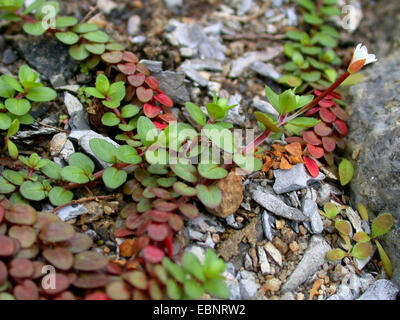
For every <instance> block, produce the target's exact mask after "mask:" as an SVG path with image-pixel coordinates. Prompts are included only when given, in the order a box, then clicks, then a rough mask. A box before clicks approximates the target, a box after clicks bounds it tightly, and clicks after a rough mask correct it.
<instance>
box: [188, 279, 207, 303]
mask: <svg viewBox="0 0 400 320" xmlns="http://www.w3.org/2000/svg"><path fill="white" fill-rule="evenodd" d="M183 291H184V292H185V294H186V295H187V296H188V297H189V298H190V299H199V298H201V297H202V296H203V294H204V289H203V287H202V286H201V285H200V284H199V283H198V282H197V281H196V280H194V279H189V280H185V281H184V283H183Z"/></svg>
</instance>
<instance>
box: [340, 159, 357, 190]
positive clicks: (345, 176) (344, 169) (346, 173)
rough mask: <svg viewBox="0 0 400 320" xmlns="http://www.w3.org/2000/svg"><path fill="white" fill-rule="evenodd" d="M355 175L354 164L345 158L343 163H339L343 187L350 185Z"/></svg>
mask: <svg viewBox="0 0 400 320" xmlns="http://www.w3.org/2000/svg"><path fill="white" fill-rule="evenodd" d="M353 175H354V167H353V164H352V163H351V162H350V161H349V160H347V159H345V158H343V159H342V161H341V162H340V163H339V179H340V184H341V185H342V186H345V185H346V184H348V183H349V182H350V181H351V179H353Z"/></svg>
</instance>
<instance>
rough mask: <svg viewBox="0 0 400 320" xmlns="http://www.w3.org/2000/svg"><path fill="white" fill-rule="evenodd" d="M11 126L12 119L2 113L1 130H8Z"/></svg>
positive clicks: (0, 118) (0, 114) (0, 115)
mask: <svg viewBox="0 0 400 320" xmlns="http://www.w3.org/2000/svg"><path fill="white" fill-rule="evenodd" d="M10 125H11V118H10V117H9V116H8V115H6V114H5V113H0V129H1V130H7V129H8V128H9V127H10Z"/></svg>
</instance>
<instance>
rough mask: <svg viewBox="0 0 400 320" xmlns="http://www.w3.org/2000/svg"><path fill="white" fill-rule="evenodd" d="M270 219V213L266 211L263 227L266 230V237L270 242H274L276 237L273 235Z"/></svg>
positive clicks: (263, 215) (263, 217) (263, 216)
mask: <svg viewBox="0 0 400 320" xmlns="http://www.w3.org/2000/svg"><path fill="white" fill-rule="evenodd" d="M269 219H270V215H269V214H268V211H266V210H264V212H263V214H262V226H263V230H264V235H265V237H266V238H267V239H268V240H269V241H273V240H274V237H273V235H272V228H271V224H270V221H269Z"/></svg>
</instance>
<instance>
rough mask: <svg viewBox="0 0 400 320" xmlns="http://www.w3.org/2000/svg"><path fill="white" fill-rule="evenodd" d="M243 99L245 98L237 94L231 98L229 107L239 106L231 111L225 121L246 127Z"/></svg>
mask: <svg viewBox="0 0 400 320" xmlns="http://www.w3.org/2000/svg"><path fill="white" fill-rule="evenodd" d="M242 99H243V97H242V95H241V94H239V93H235V94H234V95H232V96H230V97H229V100H228V105H230V106H232V105H235V104H236V105H237V106H235V107H233V108H232V109H231V110H229V112H228V115H227V117H226V119H225V121H228V122H231V123H233V124H236V125H238V126H245V125H246V116H245V115H244V113H243V110H242V108H241V102H242Z"/></svg>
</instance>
